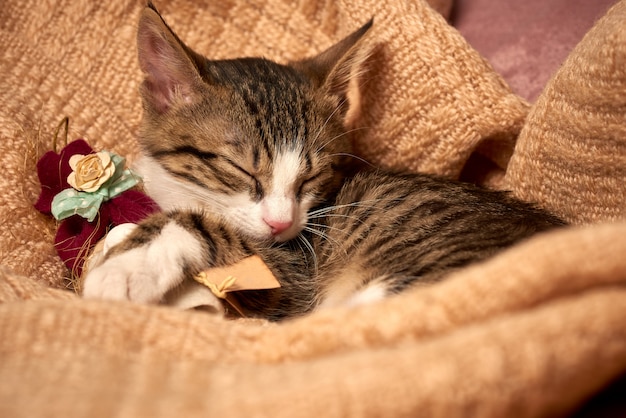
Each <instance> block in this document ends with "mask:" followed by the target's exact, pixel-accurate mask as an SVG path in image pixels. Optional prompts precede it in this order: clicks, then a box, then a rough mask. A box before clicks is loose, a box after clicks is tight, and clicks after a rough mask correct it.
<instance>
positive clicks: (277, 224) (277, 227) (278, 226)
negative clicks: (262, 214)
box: [263, 218, 293, 235]
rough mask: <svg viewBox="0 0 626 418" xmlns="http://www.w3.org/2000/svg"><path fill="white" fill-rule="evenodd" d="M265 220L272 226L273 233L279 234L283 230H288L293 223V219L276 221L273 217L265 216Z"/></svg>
mask: <svg viewBox="0 0 626 418" xmlns="http://www.w3.org/2000/svg"><path fill="white" fill-rule="evenodd" d="M263 221H265V223H266V224H268V225H269V227H270V228H272V235H278V234H280V233H281V232H283V231H286V230H287V229H289V228H290V227H291V225H292V224H293V222H292V221H286V222H284V221H275V220H273V219H265V218H263Z"/></svg>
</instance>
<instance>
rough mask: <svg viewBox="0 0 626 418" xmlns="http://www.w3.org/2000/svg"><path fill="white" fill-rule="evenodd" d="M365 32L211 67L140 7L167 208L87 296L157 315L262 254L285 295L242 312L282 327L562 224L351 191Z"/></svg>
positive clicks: (369, 183)
mask: <svg viewBox="0 0 626 418" xmlns="http://www.w3.org/2000/svg"><path fill="white" fill-rule="evenodd" d="M370 25H371V22H370V23H369V24H367V25H365V26H364V27H363V28H361V29H360V30H358V31H356V32H355V33H353V34H352V35H350V36H349V37H347V38H346V39H344V40H343V41H341V42H340V43H338V44H337V45H335V46H333V47H331V48H330V49H329V50H327V51H325V52H323V53H322V54H320V55H319V56H318V57H315V58H312V59H310V60H305V61H300V62H297V63H293V64H292V65H289V66H285V65H279V64H276V63H273V62H271V61H267V60H264V59H256V58H247V59H239V60H227V61H210V60H207V59H205V58H203V57H201V56H199V55H198V54H196V53H194V52H193V51H191V50H190V49H189V48H188V47H186V46H185V45H184V44H183V43H182V42H181V41H180V40H179V39H178V38H177V37H176V35H174V34H173V32H171V30H170V29H169V28H168V27H167V25H165V23H164V22H163V21H162V19H161V18H160V16H159V15H158V13H157V12H156V10H155V9H154V8H153V7H152V6H149V7H148V8H146V10H145V11H144V13H143V15H142V18H141V21H140V24H139V32H138V43H139V51H140V53H139V58H140V64H141V67H142V69H143V70H144V72H145V73H146V80H145V81H144V84H143V86H142V96H143V99H144V109H145V114H144V121H143V126H142V133H141V144H142V148H143V152H144V158H143V161H142V163H141V169H142V173H143V174H144V175H145V176H146V180H147V183H146V185H147V190H148V192H149V193H150V194H151V195H152V196H153V197H154V198H155V200H157V202H158V203H159V204H160V205H161V206H162V207H163V208H164V209H165V210H166V211H165V212H164V213H161V214H158V215H154V216H152V217H151V218H148V219H147V220H146V221H145V222H143V223H142V224H140V226H139V227H138V228H137V229H136V230H135V231H134V232H133V233H132V235H131V236H130V237H129V238H128V239H127V240H126V241H124V242H122V243H121V244H120V245H118V246H117V247H115V248H113V250H112V251H111V252H110V253H109V254H108V255H107V259H106V260H105V261H104V263H103V264H102V265H100V266H99V267H97V268H95V269H94V270H93V271H92V272H90V274H89V276H88V277H87V279H86V281H85V288H84V293H85V295H86V296H87V297H98V298H110V299H130V300H135V301H139V302H148V303H156V302H159V301H160V300H161V299H162V298H163V296H164V295H165V294H166V293H167V292H169V291H170V290H172V289H173V288H175V287H176V286H178V285H179V284H180V283H182V281H183V280H185V279H189V278H190V277H191V276H192V275H194V274H196V273H197V272H199V271H200V270H203V269H205V268H207V267H211V266H224V265H229V264H232V263H235V262H237V261H239V260H241V259H242V258H244V257H246V256H249V255H259V256H260V257H261V258H262V259H263V260H264V261H265V263H266V264H267V265H268V266H269V268H270V269H271V270H272V271H273V273H274V274H275V276H276V277H277V278H278V279H279V281H280V282H281V288H279V289H275V290H263V291H245V292H240V293H239V294H238V300H239V302H240V304H241V305H242V307H243V308H244V309H245V310H246V312H247V313H248V314H250V315H253V316H260V317H265V318H269V319H273V320H278V319H282V318H287V317H293V316H297V315H301V314H304V313H306V312H309V311H310V310H312V309H315V308H316V307H319V306H322V307H323V306H335V305H349V304H358V303H365V302H369V301H373V300H377V299H380V298H382V297H385V296H386V295H388V294H393V293H396V292H399V291H402V290H404V289H405V288H408V287H412V286H416V285H420V284H423V283H428V282H432V281H435V280H438V279H440V278H441V277H443V276H444V275H445V274H447V273H449V272H450V271H452V270H453V269H456V268H459V267H462V266H465V265H467V264H469V263H472V262H475V261H478V260H482V259H484V258H486V257H488V256H490V255H492V254H493V253H495V252H496V251H498V250H500V249H502V248H505V247H507V246H510V245H512V244H514V243H516V242H518V241H520V240H522V239H524V238H526V237H528V236H530V235H532V234H534V233H536V232H539V231H543V230H546V229H549V228H552V227H554V226H558V225H562V222H561V221H560V220H559V219H557V218H556V217H554V216H551V215H549V214H547V213H545V212H543V211H541V210H538V209H536V208H534V207H532V206H531V205H529V204H526V203H522V202H519V201H517V200H515V199H512V198H510V197H508V196H507V195H506V194H504V193H499V192H492V191H486V190H483V189H480V188H477V187H474V186H471V185H467V184H462V183H457V182H451V181H448V180H444V179H439V178H436V177H432V176H427V175H420V174H391V173H384V172H382V171H377V170H373V171H369V172H363V173H359V174H357V175H355V176H354V177H351V178H349V179H348V180H346V181H345V182H343V179H344V170H343V168H344V167H347V166H348V163H347V155H348V154H349V152H350V147H349V143H348V138H347V136H346V128H345V126H344V122H345V117H346V113H347V112H348V101H347V97H348V93H347V91H348V84H349V82H350V80H351V79H353V78H354V76H355V74H357V73H358V72H359V70H360V65H361V64H362V62H363V60H364V59H365V58H366V56H367V52H366V51H363V50H362V49H363V48H359V40H360V38H361V37H362V36H363V34H364V33H365V32H366V31H367V30H368V29H369V27H370Z"/></svg>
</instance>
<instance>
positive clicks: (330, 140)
mask: <svg viewBox="0 0 626 418" xmlns="http://www.w3.org/2000/svg"><path fill="white" fill-rule="evenodd" d="M365 129H368V128H367V127H365V126H363V127H360V128H354V129H350V130H348V131H345V132H342V133H340V134H339V135H335V136H334V137H332V138H331V139H329V140H328V141H326V142H325V143H324V144H322V145H321V146H320V147H319V148H318V149H317V152H321V151H323V150H324V148H326V147H327V146H328V145H329V144H331V143H332V142H333V141H336V140H337V139H339V138H341V137H343V136H345V135H349V134H351V133H352V132H357V131H361V130H365Z"/></svg>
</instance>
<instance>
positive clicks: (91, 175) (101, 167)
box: [67, 151, 115, 192]
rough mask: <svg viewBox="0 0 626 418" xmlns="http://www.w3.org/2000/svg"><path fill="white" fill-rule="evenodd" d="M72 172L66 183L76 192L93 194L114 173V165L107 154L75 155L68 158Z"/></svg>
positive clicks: (102, 152) (101, 152)
mask: <svg viewBox="0 0 626 418" xmlns="http://www.w3.org/2000/svg"><path fill="white" fill-rule="evenodd" d="M69 163H70V167H71V168H72V170H73V171H72V172H71V173H70V175H69V176H68V177H67V182H68V183H69V184H70V186H72V187H73V188H75V189H76V190H79V191H83V192H95V191H96V190H98V189H99V188H100V186H102V184H104V182H105V181H107V180H108V179H110V178H111V176H113V174H114V173H115V164H113V160H112V159H111V156H110V155H109V153H108V152H104V151H100V152H97V153H95V154H89V155H81V154H76V155H72V156H71V157H70V161H69Z"/></svg>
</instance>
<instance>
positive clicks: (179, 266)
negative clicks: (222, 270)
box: [83, 211, 248, 303]
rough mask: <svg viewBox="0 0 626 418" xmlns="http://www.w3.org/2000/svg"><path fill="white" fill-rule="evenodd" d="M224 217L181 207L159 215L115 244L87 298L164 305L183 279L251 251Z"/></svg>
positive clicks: (91, 276) (94, 273)
mask: <svg viewBox="0 0 626 418" xmlns="http://www.w3.org/2000/svg"><path fill="white" fill-rule="evenodd" d="M235 243H239V244H241V241H240V240H239V238H238V237H237V236H236V234H235V233H234V232H233V231H231V230H229V229H228V228H227V227H226V226H225V225H223V224H222V222H220V221H219V220H218V219H215V218H211V217H209V216H207V215H204V214H200V213H195V212H185V211H175V212H170V213H167V214H156V215H153V216H151V217H149V218H148V219H146V220H145V221H144V222H142V223H141V224H139V225H138V226H137V228H135V229H134V230H133V231H132V232H131V233H130V234H129V236H128V237H126V238H125V239H124V240H123V241H122V242H121V243H120V244H118V245H116V246H114V247H113V248H112V249H111V250H110V251H109V252H108V253H107V254H106V256H105V259H104V261H103V262H102V264H100V265H98V266H97V267H95V268H93V269H92V270H91V271H90V272H89V273H88V274H87V277H86V278H85V281H84V284H83V296H84V297H86V298H95V299H108V300H131V301H135V302H140V303H158V302H160V301H161V300H162V299H163V297H164V296H165V295H166V293H168V292H169V291H170V290H172V289H173V288H175V287H176V286H178V285H180V284H181V283H182V281H183V280H184V279H185V278H187V277H191V276H192V275H194V274H197V273H198V272H199V271H201V270H202V269H204V268H206V267H209V266H218V265H226V264H230V263H234V262H236V261H238V259H241V258H243V257H245V256H246V255H248V254H247V253H246V250H245V249H244V247H245V246H243V245H233V244H235Z"/></svg>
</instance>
